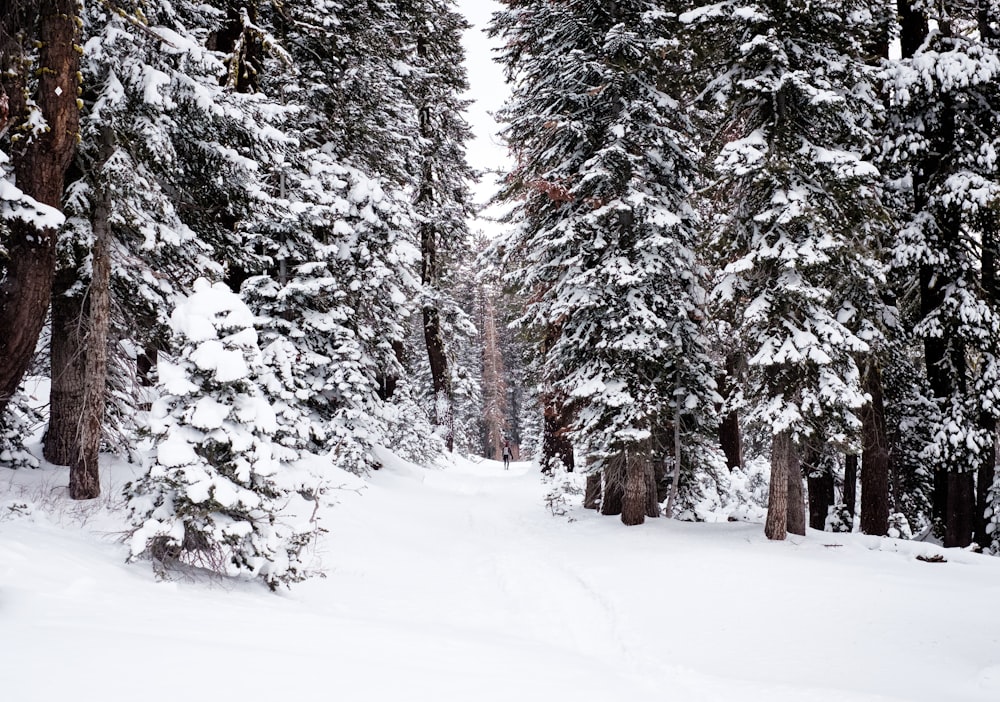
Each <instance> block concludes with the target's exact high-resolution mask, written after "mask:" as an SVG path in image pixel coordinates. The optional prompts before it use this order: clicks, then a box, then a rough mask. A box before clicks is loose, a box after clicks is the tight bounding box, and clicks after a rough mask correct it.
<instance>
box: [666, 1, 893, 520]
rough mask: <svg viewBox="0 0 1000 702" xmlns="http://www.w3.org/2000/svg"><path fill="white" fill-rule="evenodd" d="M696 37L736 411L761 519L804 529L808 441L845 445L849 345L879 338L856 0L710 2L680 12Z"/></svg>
mask: <svg viewBox="0 0 1000 702" xmlns="http://www.w3.org/2000/svg"><path fill="white" fill-rule="evenodd" d="M683 20H684V21H685V22H687V23H688V24H689V25H690V26H691V28H692V30H693V31H695V32H696V33H697V35H698V41H699V42H700V44H699V45H700V46H702V47H708V48H707V49H706V51H707V55H706V56H705V60H706V64H707V65H711V66H712V71H711V75H710V76H708V82H707V83H706V84H705V85H704V87H703V93H702V94H703V95H704V97H705V98H706V100H707V101H708V103H709V106H708V108H707V109H708V110H709V112H710V114H709V118H708V123H709V124H710V125H711V126H712V128H713V130H716V132H715V133H717V134H719V135H720V138H719V139H718V140H717V142H716V143H715V144H713V147H714V148H713V152H714V157H715V173H714V175H713V182H712V186H713V189H714V191H715V193H714V194H715V197H716V200H717V201H719V202H727V203H732V205H731V208H732V209H731V214H730V215H729V216H728V217H727V218H726V220H725V222H724V224H723V226H721V227H719V229H718V231H717V235H716V239H715V242H714V243H715V248H716V250H717V251H718V252H719V254H720V258H719V265H720V267H721V271H720V277H719V281H718V284H717V287H716V291H715V295H716V297H717V299H718V300H719V302H720V304H721V306H722V308H723V310H724V312H725V313H726V316H727V318H728V319H729V320H731V322H732V324H733V325H734V332H735V335H736V336H737V338H738V339H739V340H740V342H741V344H742V345H743V347H744V348H745V351H746V355H747V359H748V364H749V368H750V374H749V379H748V380H749V383H750V386H749V388H748V393H747V394H748V397H749V398H759V399H760V400H763V402H759V403H758V404H757V405H756V407H755V409H754V410H753V411H752V412H751V414H750V416H749V417H748V419H749V420H750V421H753V422H757V423H760V424H762V425H763V426H765V427H766V428H767V430H768V431H769V433H770V434H771V435H772V436H773V445H772V449H771V465H772V471H771V486H770V487H771V499H770V502H769V509H768V521H767V528H766V532H767V535H768V537H769V538H774V539H782V538H784V537H785V534H786V528H794V529H795V530H796V531H799V532H801V533H804V527H805V523H804V515H803V514H802V511H803V506H802V500H801V489H802V480H801V474H800V473H799V465H800V460H801V458H802V449H803V446H804V445H805V444H806V442H807V441H808V442H810V443H813V444H819V445H824V444H828V443H832V444H834V445H841V446H848V445H851V444H852V443H854V442H856V441H857V435H858V433H859V430H860V428H861V420H860V417H859V414H858V413H859V410H861V409H862V407H863V406H864V404H865V402H866V396H865V393H864V388H863V387H862V371H863V366H861V365H859V362H858V359H859V357H863V356H865V355H867V354H869V353H870V352H871V351H872V348H873V343H875V342H877V341H878V339H879V338H880V332H879V327H880V325H881V304H880V302H879V299H878V292H879V290H878V288H879V285H880V284H881V281H882V278H883V272H882V269H881V266H880V265H879V263H878V261H877V259H876V258H875V256H876V255H877V252H878V248H877V247H878V241H879V233H880V230H879V228H880V227H881V226H883V225H882V222H883V221H884V217H883V216H882V215H881V214H880V203H879V198H878V194H879V183H880V177H879V172H878V171H877V170H876V169H875V168H874V167H873V166H872V165H871V164H870V163H867V162H866V161H865V160H864V157H863V154H864V153H865V150H866V149H867V146H868V144H869V143H871V142H872V140H873V137H874V135H873V131H872V130H873V126H874V125H873V124H872V118H873V115H878V114H879V113H880V112H881V107H880V104H879V103H878V101H877V99H876V94H875V91H874V90H873V87H872V84H871V77H870V75H871V74H870V71H869V70H868V69H867V68H866V67H865V65H864V64H863V62H862V60H861V57H862V56H863V51H862V48H863V46H865V45H866V44H867V43H868V42H869V40H870V36H871V34H872V32H873V31H874V23H873V18H872V15H871V14H870V13H869V12H868V7H867V3H863V2H858V1H849V2H840V1H837V2H833V1H832V0H821V1H820V2H804V1H803V2H800V1H793V2H787V3H786V2H780V3H779V2H763V1H762V2H749V3H746V2H722V3H718V4H715V5H711V6H706V7H704V8H701V9H699V10H695V11H693V12H690V13H688V14H686V15H684V16H683Z"/></svg>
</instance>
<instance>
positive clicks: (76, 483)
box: [69, 128, 115, 500]
mask: <svg viewBox="0 0 1000 702" xmlns="http://www.w3.org/2000/svg"><path fill="white" fill-rule="evenodd" d="M101 136H102V142H103V143H102V145H101V147H102V153H101V166H102V167H103V165H104V164H105V163H107V160H108V159H109V158H111V154H112V153H113V152H114V148H115V145H114V138H113V135H112V133H111V130H110V129H107V128H105V130H104V132H103V134H102V135H101ZM110 218H111V203H110V196H109V194H108V192H107V190H106V189H105V188H103V187H98V189H97V202H96V204H95V206H94V213H93V216H92V219H91V222H92V226H93V230H94V249H93V252H92V254H91V280H90V289H89V290H88V292H87V297H88V300H87V305H86V307H87V326H86V331H87V337H86V343H85V346H84V348H85V349H86V352H85V355H86V368H85V373H84V379H85V382H84V393H83V412H82V414H81V417H80V420H79V426H80V438H79V448H78V450H77V451H76V452H75V453H74V454H73V456H72V458H71V461H70V469H69V495H70V497H71V498H73V499H74V500H89V499H91V498H94V497H97V496H98V495H100V494H101V482H100V470H99V467H100V463H99V461H100V450H101V436H102V435H103V428H104V404H105V388H106V386H107V379H108V329H109V327H110V322H111V260H110V259H111V225H110Z"/></svg>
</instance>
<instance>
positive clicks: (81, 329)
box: [42, 268, 88, 466]
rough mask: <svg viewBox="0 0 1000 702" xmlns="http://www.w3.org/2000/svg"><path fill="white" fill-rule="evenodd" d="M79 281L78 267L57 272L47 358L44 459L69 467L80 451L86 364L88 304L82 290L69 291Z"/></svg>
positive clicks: (53, 289) (53, 291)
mask: <svg viewBox="0 0 1000 702" xmlns="http://www.w3.org/2000/svg"><path fill="white" fill-rule="evenodd" d="M77 282H79V279H78V273H77V270H76V269H75V268H74V269H72V270H62V271H60V272H59V273H58V274H56V277H55V282H54V283H53V288H52V342H51V354H50V358H49V363H50V368H51V371H50V372H51V376H52V389H51V392H50V395H49V426H48V428H47V429H46V431H45V444H44V446H43V449H42V453H43V455H44V456H45V460H47V461H49V462H50V463H54V464H56V465H59V466H68V465H69V464H70V463H71V462H72V461H73V457H74V456H76V455H78V454H79V453H80V443H79V438H80V431H81V421H82V418H83V407H84V399H83V397H84V384H85V382H86V366H87V343H86V337H87V332H86V325H87V307H88V305H87V304H86V303H87V302H88V299H87V298H86V297H85V296H84V294H83V293H76V294H70V291H71V290H72V288H73V286H74V285H75V284H76V283H77Z"/></svg>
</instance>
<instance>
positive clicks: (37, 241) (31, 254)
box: [0, 0, 80, 413]
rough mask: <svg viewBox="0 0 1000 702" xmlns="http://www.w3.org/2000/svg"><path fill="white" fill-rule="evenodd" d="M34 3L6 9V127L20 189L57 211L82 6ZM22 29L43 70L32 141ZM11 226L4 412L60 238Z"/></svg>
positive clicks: (67, 157) (1, 71)
mask: <svg viewBox="0 0 1000 702" xmlns="http://www.w3.org/2000/svg"><path fill="white" fill-rule="evenodd" d="M31 5H32V4H31V3H18V4H17V6H16V7H13V8H9V9H5V11H4V19H3V25H2V27H0V33H2V35H3V36H0V42H2V43H3V46H2V47H0V49H2V53H4V54H7V55H6V56H4V57H3V59H2V64H3V65H0V82H2V85H3V92H4V93H5V94H6V96H7V98H8V101H9V104H8V106H7V110H8V112H9V122H10V123H9V124H8V129H10V130H11V131H13V132H15V137H17V139H18V140H17V142H16V144H15V145H14V148H13V149H12V154H11V156H12V161H13V165H14V172H15V175H16V178H17V185H18V187H19V188H20V189H21V190H22V191H23V192H24V193H25V194H26V195H28V196H29V197H32V198H34V199H35V200H37V201H38V202H41V203H43V204H45V205H49V206H51V207H55V208H59V207H60V206H61V201H62V194H63V186H64V180H65V177H66V170H67V169H68V168H69V165H70V163H71V162H72V160H73V156H74V154H75V152H76V141H77V138H78V136H79V131H80V111H79V108H78V107H77V89H78V87H79V83H78V75H79V65H80V54H79V52H78V51H77V48H78V46H77V44H76V40H77V21H78V18H77V4H76V2H75V0H41V2H39V3H38V5H37V9H34V8H33V7H31ZM36 21H37V23H36ZM16 24H21V25H22V26H16ZM19 32H23V35H24V36H25V37H26V39H25V40H27V41H32V40H37V41H38V43H39V44H40V47H39V50H38V52H39V53H38V65H37V66H33V69H34V70H35V71H36V73H37V75H38V90H37V93H36V94H35V95H34V96H33V99H34V102H35V104H36V105H37V106H38V110H39V111H40V112H41V115H42V116H43V117H44V119H45V123H46V125H47V127H46V129H45V130H44V131H42V132H41V133H38V134H35V135H33V136H31V137H30V138H29V137H28V136H27V134H26V132H24V131H23V130H22V124H23V122H24V120H25V118H26V116H27V105H26V102H25V97H26V96H25V94H24V85H25V82H24V77H23V75H21V74H20V73H19V71H18V70H17V68H16V67H15V66H13V65H12V64H18V63H19V61H18V53H19V52H18V51H17V49H18V47H17V45H16V42H15V40H14V37H16V36H17V35H18V33H19ZM12 68H14V69H15V70H13V71H12V70H11V69H12ZM8 226H9V230H10V234H9V237H8V245H7V250H8V260H7V261H6V264H5V265H3V267H2V269H0V329H2V330H3V333H2V334H0V413H2V412H3V410H4V409H5V407H6V405H7V402H8V401H9V400H10V397H11V395H13V393H14V392H15V391H16V390H17V387H18V385H19V384H20V383H21V379H22V378H23V376H24V373H25V371H26V370H27V368H28V365H29V363H30V362H31V358H32V356H33V354H34V351H35V345H36V344H37V343H38V335H39V333H40V332H41V329H42V326H43V324H44V323H45V312H46V310H47V308H48V305H49V298H50V296H51V292H52V279H53V276H54V274H55V245H56V236H57V233H58V232H57V229H56V228H55V227H47V228H38V227H36V226H35V225H34V224H33V223H28V222H23V221H20V220H11V221H9V222H8Z"/></svg>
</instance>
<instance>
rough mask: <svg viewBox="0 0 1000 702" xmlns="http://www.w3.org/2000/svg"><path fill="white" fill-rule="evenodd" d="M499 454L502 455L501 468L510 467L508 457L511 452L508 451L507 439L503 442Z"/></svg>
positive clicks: (509, 457)
mask: <svg viewBox="0 0 1000 702" xmlns="http://www.w3.org/2000/svg"><path fill="white" fill-rule="evenodd" d="M501 455H502V456H503V469H504V470H507V469H508V468H510V459H511V458H512V457H513V454H512V453H511V452H510V442H509V441H504V442H503V451H501Z"/></svg>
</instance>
